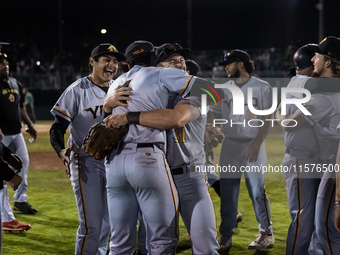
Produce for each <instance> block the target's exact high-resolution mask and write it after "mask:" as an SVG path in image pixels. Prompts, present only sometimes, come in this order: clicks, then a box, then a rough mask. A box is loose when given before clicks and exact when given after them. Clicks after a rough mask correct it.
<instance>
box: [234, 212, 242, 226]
mask: <svg viewBox="0 0 340 255" xmlns="http://www.w3.org/2000/svg"><path fill="white" fill-rule="evenodd" d="M242 219H243V215H242V214H241V213H237V215H236V224H235V228H237V226H238V223H239V222H241V221H242Z"/></svg>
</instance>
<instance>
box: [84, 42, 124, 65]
mask: <svg viewBox="0 0 340 255" xmlns="http://www.w3.org/2000/svg"><path fill="white" fill-rule="evenodd" d="M104 54H107V55H113V56H115V57H117V59H118V62H120V61H123V60H124V59H125V56H124V55H123V54H122V53H119V52H118V50H117V49H116V47H115V46H113V45H112V44H110V43H102V44H99V45H98V46H97V47H95V48H94V49H93V50H92V52H91V57H93V58H95V57H98V56H101V55H104Z"/></svg>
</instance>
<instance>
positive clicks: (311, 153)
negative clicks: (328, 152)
mask: <svg viewBox="0 0 340 255" xmlns="http://www.w3.org/2000/svg"><path fill="white" fill-rule="evenodd" d="M286 153H287V154H289V155H290V149H288V148H287V149H286ZM315 156H316V153H314V152H310V153H309V155H308V158H314V157H315Z"/></svg>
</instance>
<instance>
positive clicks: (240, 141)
mask: <svg viewBox="0 0 340 255" xmlns="http://www.w3.org/2000/svg"><path fill="white" fill-rule="evenodd" d="M228 139H229V140H232V141H234V142H237V143H249V142H251V141H252V140H253V138H231V137H228Z"/></svg>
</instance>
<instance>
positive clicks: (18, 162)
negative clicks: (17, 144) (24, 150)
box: [6, 154, 22, 172]
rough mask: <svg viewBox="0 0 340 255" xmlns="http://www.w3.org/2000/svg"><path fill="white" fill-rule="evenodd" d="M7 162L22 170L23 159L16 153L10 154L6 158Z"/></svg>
mask: <svg viewBox="0 0 340 255" xmlns="http://www.w3.org/2000/svg"><path fill="white" fill-rule="evenodd" d="M6 161H7V163H8V164H10V165H11V166H12V167H14V169H15V170H17V171H18V172H20V171H21V168H22V159H21V158H20V157H19V156H18V155H16V154H11V155H9V156H8V158H7V159H6Z"/></svg>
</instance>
